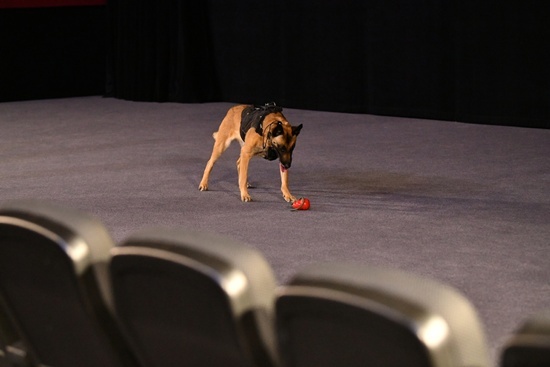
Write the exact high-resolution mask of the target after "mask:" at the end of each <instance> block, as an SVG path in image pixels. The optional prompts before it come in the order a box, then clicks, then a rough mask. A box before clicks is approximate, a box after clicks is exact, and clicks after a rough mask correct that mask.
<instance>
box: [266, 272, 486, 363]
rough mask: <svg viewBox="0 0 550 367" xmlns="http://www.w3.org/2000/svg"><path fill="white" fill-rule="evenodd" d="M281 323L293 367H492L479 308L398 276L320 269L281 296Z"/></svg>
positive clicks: (295, 282)
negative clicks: (476, 310) (476, 309)
mask: <svg viewBox="0 0 550 367" xmlns="http://www.w3.org/2000/svg"><path fill="white" fill-rule="evenodd" d="M276 315H277V330H278V335H279V343H280V347H281V353H282V356H283V359H284V361H285V362H286V363H287V365H288V366H293V367H297V366H302V367H306V366H317V367H324V366H327V367H328V366H347V367H353V366H384V367H488V366H489V362H488V357H487V349H486V344H485V339H484V335H483V331H482V327H481V325H480V322H479V319H478V317H477V315H476V312H475V310H474V309H473V307H472V306H471V304H470V303H469V302H468V301H467V300H466V299H465V298H464V297H463V296H461V295H460V294H458V292H456V291H455V290H453V289H451V288H449V287H446V286H444V285H442V284H439V283H437V282H434V281H432V280H429V279H425V278H421V277H417V276H414V275H412V274H408V273H404V272H401V271H398V270H393V269H383V268H376V267H369V266H363V265H354V264H334V263H333V264H317V265H313V266H311V267H309V268H308V269H305V270H304V271H301V272H299V273H298V274H297V275H296V277H295V278H294V279H293V280H292V281H291V282H290V283H289V284H287V285H286V286H284V287H282V288H281V290H280V292H279V295H278V299H277V302H276Z"/></svg>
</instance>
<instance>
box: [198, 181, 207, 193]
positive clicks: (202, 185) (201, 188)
mask: <svg viewBox="0 0 550 367" xmlns="http://www.w3.org/2000/svg"><path fill="white" fill-rule="evenodd" d="M199 190H200V191H207V190H208V184H203V183H201V184H200V185H199Z"/></svg>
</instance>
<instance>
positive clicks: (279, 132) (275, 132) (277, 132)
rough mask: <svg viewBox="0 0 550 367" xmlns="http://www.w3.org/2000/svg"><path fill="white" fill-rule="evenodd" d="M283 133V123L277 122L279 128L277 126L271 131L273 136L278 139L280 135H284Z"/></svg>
mask: <svg viewBox="0 0 550 367" xmlns="http://www.w3.org/2000/svg"><path fill="white" fill-rule="evenodd" d="M283 133H284V130H283V123H282V122H281V121H277V126H275V127H274V128H273V130H272V131H271V136H273V137H276V136H279V135H283Z"/></svg>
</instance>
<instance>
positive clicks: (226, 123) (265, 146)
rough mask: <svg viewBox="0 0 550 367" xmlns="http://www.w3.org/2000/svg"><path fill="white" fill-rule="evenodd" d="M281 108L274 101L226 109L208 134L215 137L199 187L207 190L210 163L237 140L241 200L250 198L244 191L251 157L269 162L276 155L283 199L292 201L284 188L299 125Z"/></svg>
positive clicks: (214, 161)
mask: <svg viewBox="0 0 550 367" xmlns="http://www.w3.org/2000/svg"><path fill="white" fill-rule="evenodd" d="M282 110H283V109H282V108H281V107H279V106H277V105H276V104H275V103H268V104H265V105H263V106H255V105H238V106H234V107H232V108H230V109H229V111H228V112H227V114H226V115H225V118H224V119H223V120H222V122H221V124H220V127H219V129H218V131H216V132H215V133H214V134H213V135H212V136H213V137H214V140H215V142H214V148H213V149H212V156H211V157H210V159H209V160H208V163H206V168H205V169H204V174H203V176H202V180H201V183H200V185H199V190H201V191H206V190H208V178H209V177H210V172H211V171H212V167H213V166H214V163H216V161H217V160H218V158H219V157H220V156H221V155H222V153H223V152H224V151H225V150H226V149H227V148H228V147H229V145H230V144H231V142H232V141H233V140H238V141H239V143H240V144H241V154H240V156H239V159H238V160H237V173H238V176H239V189H240V191H241V200H242V201H252V198H251V197H250V195H249V193H248V188H249V187H250V185H249V183H248V165H249V163H250V159H251V158H252V157H262V158H265V159H268V160H270V161H272V160H275V159H277V158H279V162H280V163H279V170H280V173H281V191H282V193H283V198H284V199H285V200H286V201H287V202H293V201H294V200H296V198H295V197H294V196H292V194H291V193H290V191H289V189H288V169H289V168H290V166H291V164H292V151H293V150H294V147H295V145H296V138H297V137H298V134H299V133H300V130H301V129H302V125H301V124H300V125H298V126H291V125H290V123H289V122H288V121H287V119H286V118H285V117H284V115H283V114H282Z"/></svg>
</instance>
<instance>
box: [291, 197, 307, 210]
mask: <svg viewBox="0 0 550 367" xmlns="http://www.w3.org/2000/svg"><path fill="white" fill-rule="evenodd" d="M309 205H310V202H309V199H308V198H299V199H298V200H296V201H294V202H293V203H292V210H308V209H309Z"/></svg>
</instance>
